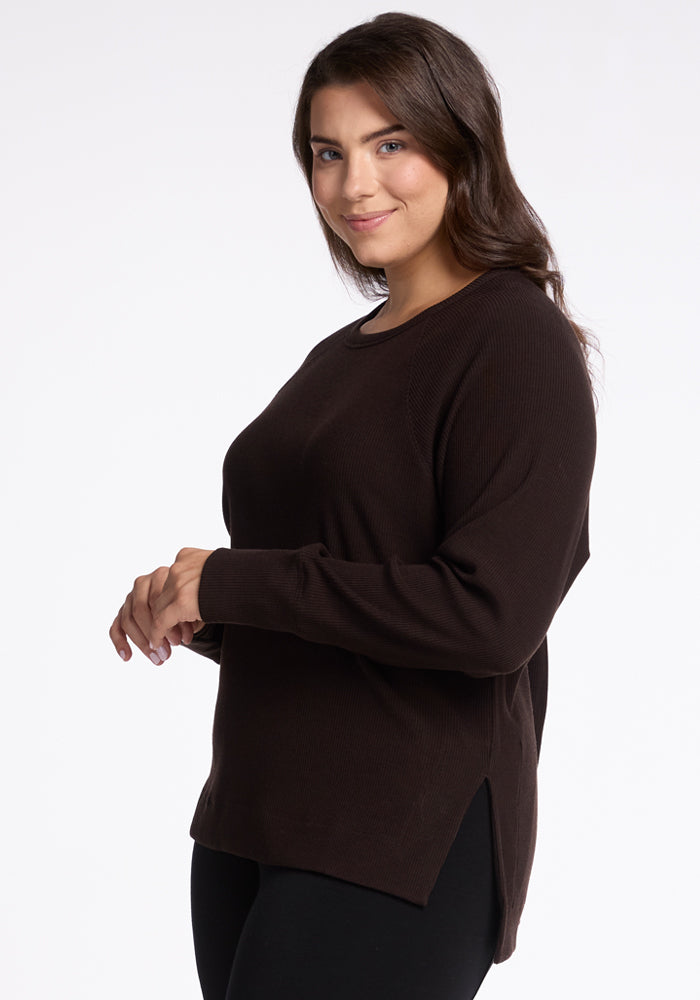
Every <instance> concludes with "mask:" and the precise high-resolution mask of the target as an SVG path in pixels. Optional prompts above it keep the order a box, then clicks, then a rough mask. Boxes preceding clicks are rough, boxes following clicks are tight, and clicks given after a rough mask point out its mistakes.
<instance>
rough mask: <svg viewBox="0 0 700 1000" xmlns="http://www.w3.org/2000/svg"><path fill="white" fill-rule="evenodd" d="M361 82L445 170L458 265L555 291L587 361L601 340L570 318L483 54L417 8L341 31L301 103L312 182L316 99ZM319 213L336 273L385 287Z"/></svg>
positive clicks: (299, 133) (374, 292) (367, 290)
mask: <svg viewBox="0 0 700 1000" xmlns="http://www.w3.org/2000/svg"><path fill="white" fill-rule="evenodd" d="M359 82H364V83H368V84H369V85H370V86H371V87H372V88H373V89H374V90H375V91H376V93H377V94H378V95H379V97H380V98H381V100H382V101H383V102H384V104H386V106H387V107H388V108H390V109H391V111H392V112H393V114H395V115H396V116H397V118H398V119H399V120H400V121H401V124H402V125H404V126H405V127H406V128H407V129H408V130H409V131H410V132H411V133H413V135H414V136H415V137H416V139H417V140H418V141H419V142H421V143H422V144H423V145H424V146H425V147H426V149H427V150H428V151H429V154H430V155H431V157H432V159H433V160H434V162H435V163H436V164H437V166H438V167H440V169H441V170H442V171H443V172H444V173H445V174H446V175H447V178H448V181H449V194H448V198H447V206H446V210H445V227H446V231H447V235H448V237H449V240H450V243H451V246H452V249H453V251H454V254H455V257H456V258H457V260H458V262H459V263H460V264H461V265H462V266H464V267H467V268H469V269H471V270H476V271H481V270H484V269H486V268H499V267H500V268H504V267H517V268H519V269H520V270H521V271H522V272H523V274H525V275H526V276H527V277H528V278H530V280H531V281H534V283H535V284H536V285H538V286H539V287H540V288H541V289H542V290H543V291H544V292H548V291H549V292H550V293H551V296H552V298H553V299H554V301H555V302H556V304H557V306H558V307H559V308H560V309H561V311H562V312H563V313H564V315H565V316H566V317H567V319H568V320H569V322H570V324H571V326H572V328H573V330H574V331H575V333H576V336H577V337H578V339H579V341H580V343H581V347H582V350H583V352H584V355H585V357H586V359H587V360H588V359H589V355H590V351H591V348H593V347H595V346H596V345H595V338H594V337H592V336H591V334H590V333H589V331H587V330H585V329H584V328H583V327H581V326H579V325H578V324H577V323H575V322H574V321H573V319H572V317H571V314H570V312H569V309H568V307H567V305H566V301H565V297H564V279H563V276H562V274H561V273H560V271H559V270H558V265H557V261H556V257H555V254H554V251H553V249H552V246H551V244H550V242H549V237H548V235H547V230H546V229H545V227H544V224H543V222H542V220H541V219H540V217H539V216H538V215H537V213H536V212H535V210H534V209H533V208H532V206H531V205H530V204H529V202H528V201H527V199H526V198H525V196H524V195H523V193H522V191H521V190H520V188H519V187H518V185H517V183H516V181H515V178H514V177H513V174H512V171H511V169H510V165H509V163H508V159H507V156H506V147H505V141H504V138H503V122H502V116H501V107H500V99H499V94H498V88H497V87H496V84H495V82H494V80H493V78H492V77H491V75H490V73H489V72H488V70H487V69H486V68H485V66H484V65H483V64H482V63H481V62H480V60H479V59H478V58H477V56H476V55H475V53H474V52H473V51H472V50H471V49H470V48H469V46H468V45H467V44H466V43H465V42H463V41H462V40H461V39H460V38H458V37H457V36H456V35H453V34H452V33H451V32H449V31H447V30H446V29H445V28H442V27H441V26H440V25H439V24H436V23H435V22H433V21H428V20H427V19H425V18H422V17H416V16H414V15H411V14H399V13H387V14H379V15H378V16H377V17H375V18H373V19H372V20H370V21H367V22H365V23H363V24H359V25H357V27H355V28H350V29H349V30H348V31H345V32H343V33H342V34H341V35H338V37H337V38H335V39H334V40H333V41H332V42H330V43H329V44H328V45H326V47H325V48H323V49H322V50H321V51H320V52H319V53H318V54H317V55H316V56H315V57H314V59H313V60H312V61H311V63H310V65H309V68H308V69H307V71H306V75H305V76H304V80H303V82H302V85H301V91H300V93H299V99H298V101H297V106H296V114H295V118H294V130H293V137H292V141H293V146H294V154H295V156H296V158H297V160H298V162H299V165H300V166H301V168H302V170H303V172H304V174H305V176H306V180H307V182H308V185H309V188H311V183H312V176H311V175H312V169H313V154H312V151H311V147H310V145H309V139H310V137H311V133H310V114H311V99H312V97H313V95H314V94H315V93H316V91H318V90H319V89H320V88H321V87H325V86H328V85H330V84H336V85H337V84H340V85H344V84H352V83H359ZM317 211H318V209H317ZM318 217H319V220H320V222H321V226H322V228H323V232H324V235H325V237H326V241H327V243H328V247H329V249H330V252H331V256H332V257H333V261H334V263H335V265H336V268H337V269H338V271H339V272H340V273H341V274H342V273H345V274H347V275H349V276H350V277H351V278H352V279H353V281H354V282H355V283H356V285H357V286H358V287H359V288H360V290H361V291H362V292H363V293H364V294H365V295H367V296H369V297H376V296H378V295H383V294H385V293H386V291H387V288H388V286H387V281H386V275H385V273H384V271H383V269H381V268H372V267H365V266H364V265H363V264H360V263H359V262H358V261H357V259H356V258H355V256H354V254H353V253H352V251H351V250H350V248H349V247H348V246H347V244H346V243H344V242H343V240H342V239H341V238H340V237H339V236H338V235H337V234H336V233H334V232H333V230H332V229H331V227H330V226H329V225H328V223H327V222H326V221H325V220H324V218H323V216H322V215H321V213H320V212H318ZM589 367H590V366H589Z"/></svg>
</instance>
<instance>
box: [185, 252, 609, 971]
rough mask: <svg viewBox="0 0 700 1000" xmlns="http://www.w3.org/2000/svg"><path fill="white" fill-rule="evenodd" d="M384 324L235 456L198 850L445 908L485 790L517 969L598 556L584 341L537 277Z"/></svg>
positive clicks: (276, 410)
mask: <svg viewBox="0 0 700 1000" xmlns="http://www.w3.org/2000/svg"><path fill="white" fill-rule="evenodd" d="M378 309H379V306H377V308H376V309H373V310H372V312H370V313H369V314H368V315H367V316H364V317H362V319H360V320H358V321H357V322H355V323H351V324H350V325H349V326H346V327H344V328H343V329H341V330H338V331H336V332H335V333H333V334H331V335H330V336H328V337H326V338H325V339H324V340H322V341H321V342H320V343H318V344H317V345H316V346H315V347H314V348H313V349H312V350H311V351H310V353H309V354H308V355H307V357H306V359H305V360H304V362H303V363H302V364H301V366H300V368H299V369H298V370H297V371H296V372H295V373H294V375H292V377H291V378H290V379H289V380H288V381H287V382H286V383H285V384H284V385H283V386H282V388H281V389H280V390H279V392H278V393H277V394H276V395H275V396H274V398H273V399H272V400H271V401H270V403H269V404H268V405H267V407H266V408H265V409H264V410H263V411H262V413H261V414H260V415H259V416H258V417H257V418H256V419H255V420H253V422H252V423H251V424H250V425H249V426H248V427H246V428H245V429H244V430H243V431H242V432H241V433H240V434H239V435H238V437H237V438H236V439H235V441H234V442H233V444H232V445H231V447H230V449H229V451H228V454H227V455H226V460H225V463H224V490H223V509H224V519H225V522H226V527H227V529H228V531H229V534H230V537H231V548H230V549H228V548H221V549H217V550H216V551H215V552H214V553H213V554H212V555H211V556H210V557H209V558H208V560H207V562H206V563H205V566H204V572H203V574H202V581H201V585H200V590H199V603H200V610H201V613H202V616H203V618H204V620H205V621H206V622H207V623H208V624H207V626H206V627H205V628H204V629H203V630H202V632H200V633H199V634H198V636H197V637H196V639H195V641H194V642H193V644H192V648H195V649H197V650H198V651H199V652H201V653H204V654H205V655H208V656H211V657H212V658H214V659H216V660H218V661H219V662H220V664H221V668H220V681H219V693H218V699H217V705H216V712H215V718H214V733H213V762H212V769H211V774H210V776H209V778H208V780H207V782H206V784H205V786H204V788H203V790H202V794H201V797H200V799H199V803H198V805H197V809H196V812H195V816H194V819H193V822H192V828H191V833H192V836H193V837H194V838H195V840H197V841H199V842H200V843H202V844H204V845H206V846H208V847H212V848H215V849H218V850H225V851H230V852H232V853H234V854H238V855H241V856H243V857H247V858H252V859H254V860H257V861H260V862H263V863H266V864H278V865H286V866H290V867H297V868H302V869H308V870H313V871H318V872H323V873H325V874H328V875H332V876H335V877H338V878H342V879H345V880H347V881H350V882H355V883H358V884H360V885H364V886H369V887H372V888H374V889H378V890H382V891H384V892H388V893H392V894H394V895H396V896H399V897H402V898H404V899H406V900H410V901H412V902H414V903H417V904H420V905H425V904H426V903H427V902H428V899H429V896H430V893H431V890H432V888H433V886H434V884H435V881H436V879H437V876H438V873H439V870H440V868H441V866H442V863H443V861H444V860H445V858H446V856H447V853H448V851H449V848H450V846H451V844H452V841H453V840H454V837H455V835H456V833H457V830H458V828H459V825H460V822H461V820H462V817H463V815H464V812H465V810H466V808H467V806H468V804H469V802H470V800H471V797H472V795H473V794H474V792H475V791H476V789H477V788H478V786H479V785H480V783H481V782H482V781H483V780H484V779H487V781H488V783H489V788H490V792H491V803H492V819H493V833H494V842H495V851H496V863H497V877H498V883H499V891H500V896H501V905H502V922H501V928H500V935H499V941H498V947H497V952H496V961H497V962H502V961H504V960H505V959H506V958H508V956H509V955H510V954H511V953H512V951H513V949H514V948H515V940H516V931H517V926H518V922H519V919H520V915H521V912H522V909H523V905H524V902H525V894H526V890H527V884H528V880H529V876H530V870H531V865H532V860H533V853H534V846H535V833H536V787H537V786H536V768H537V760H538V756H539V748H540V742H541V736H542V724H543V720H544V712H545V703H546V691H547V652H546V639H545V636H546V632H547V629H548V627H549V624H550V622H551V620H552V617H553V615H554V613H555V611H556V610H557V607H558V605H559V603H560V601H561V600H562V598H563V597H564V595H565V593H566V591H567V590H568V588H569V586H570V585H571V583H572V581H573V580H574V578H575V577H576V575H577V574H578V572H579V570H580V569H581V567H582V566H583V565H584V563H585V562H586V560H587V558H588V532H587V512H588V491H589V486H590V480H591V474H592V469H593V460H594V452H595V421H594V409H593V404H592V397H591V392H590V387H589V382H588V377H587V373H586V370H585V364H584V360H583V355H582V353H581V350H580V347H579V345H578V342H577V340H576V338H575V335H574V333H573V332H572V330H571V327H570V326H569V324H568V322H567V321H566V319H565V318H564V316H563V315H562V313H561V312H560V311H559V309H558V308H557V307H556V306H555V305H554V303H553V302H552V301H551V300H550V299H549V298H548V297H547V296H546V295H545V294H544V292H542V291H541V290H540V289H539V288H537V286H536V285H534V284H533V283H532V282H531V281H530V280H529V279H527V278H526V277H525V276H524V275H523V274H521V273H520V272H519V271H518V270H516V269H512V268H508V269H501V270H491V271H487V272H486V273H485V274H483V275H481V276H480V277H478V278H477V279H476V280H475V281H473V282H472V283H471V284H470V285H468V286H467V287H466V288H464V289H462V290H461V291H459V292H457V293H456V294H455V295H453V296H451V297H450V298H448V299H446V300H445V301H443V302H441V303H439V304H438V305H435V306H432V307H431V308H429V309H426V310H425V311H424V312H422V313H421V314H420V315H418V316H416V317H414V318H413V319H411V320H409V321H408V322H406V323H403V324H402V325H401V326H398V327H395V328H394V329H391V330H387V331H383V332H380V333H374V334H362V333H361V332H360V326H361V324H362V323H363V322H365V321H366V320H367V319H368V318H369V317H370V316H373V315H375V314H376V312H377V311H378Z"/></svg>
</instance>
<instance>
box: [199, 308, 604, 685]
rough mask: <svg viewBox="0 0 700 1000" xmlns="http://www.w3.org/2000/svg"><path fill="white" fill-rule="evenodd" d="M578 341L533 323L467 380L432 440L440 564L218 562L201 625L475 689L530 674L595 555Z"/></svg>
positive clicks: (509, 334) (263, 558) (252, 558)
mask: <svg viewBox="0 0 700 1000" xmlns="http://www.w3.org/2000/svg"><path fill="white" fill-rule="evenodd" d="M567 334H570V336H569V335H565V334H564V333H563V332H562V326H561V325H557V324H555V325H554V326H553V327H551V326H550V327H548V328H545V329H544V330H540V329H538V327H537V324H536V322H532V323H527V322H526V323H525V324H524V326H523V328H522V330H520V329H519V330H517V331H515V332H514V331H513V330H502V331H498V332H497V333H496V334H495V335H492V336H490V337H489V338H487V340H486V341H485V342H484V344H483V345H482V346H481V348H480V350H479V352H478V353H477V355H476V357H475V358H474V359H472V362H471V364H470V366H469V369H468V370H467V371H465V372H464V375H463V377H462V380H461V384H460V387H459V391H458V392H457V394H456V395H455V398H454V399H453V400H452V402H451V404H450V407H449V412H448V414H447V417H446V418H445V420H444V421H443V425H442V426H440V427H435V428H434V429H433V452H434V454H436V455H437V456H438V459H437V460H436V463H435V483H436V490H437V492H438V495H439V501H440V509H441V515H442V522H443V524H444V526H445V527H444V530H443V534H442V539H441V541H440V543H439V545H438V546H437V547H436V549H435V551H434V553H433V554H432V556H431V557H430V558H429V559H427V560H426V561H423V562H420V563H412V562H407V561H404V560H403V559H402V558H401V557H400V556H399V555H398V554H395V555H391V556H390V557H389V558H387V559H385V560H384V561H382V562H380V563H371V562H358V561H350V560H346V559H339V558H335V557H334V555H333V554H332V553H331V551H330V550H329V549H328V547H327V546H326V544H325V543H324V542H322V541H318V542H314V543H311V544H307V545H304V546H301V547H299V548H296V549H282V548H271V549H262V548H261V549H253V548H233V549H218V550H216V551H215V552H214V553H213V554H212V555H211V556H210V557H209V559H208V560H207V563H206V564H205V567H204V572H203V574H202V580H201V585H200V592H199V601H200V609H201V613H202V614H203V616H204V618H205V620H206V621H208V622H229V623H235V624H241V625H251V626H255V627H257V628H263V629H271V630H276V631H286V632H291V633H293V634H295V635H297V636H299V637H301V638H302V639H305V640H308V641H311V642H316V643H327V644H331V645H336V646H340V647H342V648H345V649H347V650H351V651H353V652H355V653H358V654H361V655H363V656H367V657H370V658H372V659H374V660H377V661H379V662H383V663H386V664H392V665H395V666H401V667H407V668H423V669H425V668H427V669H438V670H457V671H462V672H464V673H465V674H467V675H470V676H472V677H487V676H493V675H496V674H501V673H507V672H510V671H514V670H516V669H518V668H519V667H520V666H522V665H523V664H524V663H526V662H527V661H528V660H529V659H530V657H531V656H532V655H533V654H534V652H535V651H536V650H537V649H538V648H539V647H540V645H541V643H542V641H543V639H544V637H545V634H546V632H547V629H548V627H549V624H550V622H551V620H552V618H553V616H554V613H555V611H556V609H557V607H558V606H559V603H560V602H561V600H562V598H563V596H564V594H565V593H566V591H567V589H568V587H569V585H570V584H571V582H572V580H573V579H574V577H575V576H576V574H577V573H578V571H579V570H580V569H581V567H582V566H583V564H584V563H585V561H586V559H587V558H588V538H587V511H588V491H589V486H590V479H591V474H592V468H593V460H594V452H595V421H594V414H593V405H592V399H591V393H590V387H589V384H588V378H587V375H586V372H585V366H584V364H583V359H582V356H581V353H580V349H579V348H578V344H577V343H576V342H575V339H574V338H573V334H572V333H570V331H568V330H567ZM412 420H413V421H415V422H416V423H419V422H420V420H421V412H420V405H419V401H417V402H416V403H415V404H414V408H413V411H412ZM422 431H423V432H424V428H423V429H422ZM358 475H362V469H358ZM386 475H387V476H390V475H391V469H387V470H386Z"/></svg>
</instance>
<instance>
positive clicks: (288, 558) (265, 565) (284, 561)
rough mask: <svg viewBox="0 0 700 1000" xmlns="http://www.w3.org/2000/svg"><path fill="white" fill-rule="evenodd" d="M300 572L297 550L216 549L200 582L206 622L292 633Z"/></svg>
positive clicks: (207, 562)
mask: <svg viewBox="0 0 700 1000" xmlns="http://www.w3.org/2000/svg"><path fill="white" fill-rule="evenodd" d="M300 574H301V563H300V560H299V550H298V549H215V550H214V552H212V554H211V555H210V556H209V557H208V558H207V560H206V562H205V563H204V567H203V569H202V576H201V579H200V582H199V597H198V603H199V613H200V615H201V616H202V621H205V622H207V623H213V622H223V623H225V624H233V625H253V626H255V627H257V628H267V629H273V630H275V631H280V632H294V631H295V630H296V627H297V607H298V603H297V595H298V592H299V584H300V579H301V575H300Z"/></svg>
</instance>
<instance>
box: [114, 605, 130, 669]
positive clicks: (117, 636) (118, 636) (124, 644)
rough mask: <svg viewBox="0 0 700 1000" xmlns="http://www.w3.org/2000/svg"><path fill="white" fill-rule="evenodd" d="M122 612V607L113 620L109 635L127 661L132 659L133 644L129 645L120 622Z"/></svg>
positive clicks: (123, 658)
mask: <svg viewBox="0 0 700 1000" xmlns="http://www.w3.org/2000/svg"><path fill="white" fill-rule="evenodd" d="M121 612H122V609H120V611H119V614H118V615H117V617H116V618H115V619H114V621H113V622H112V625H111V627H110V630H109V637H110V639H111V640H112V642H113V643H114V648H115V649H116V651H117V652H118V653H119V655H120V656H121V658H122V660H124V661H125V662H126V661H127V660H130V659H131V646H130V645H129V643H128V641H127V638H126V634H125V633H124V631H123V629H122V627H121V625H120V623H119V618H120V615H121Z"/></svg>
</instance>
